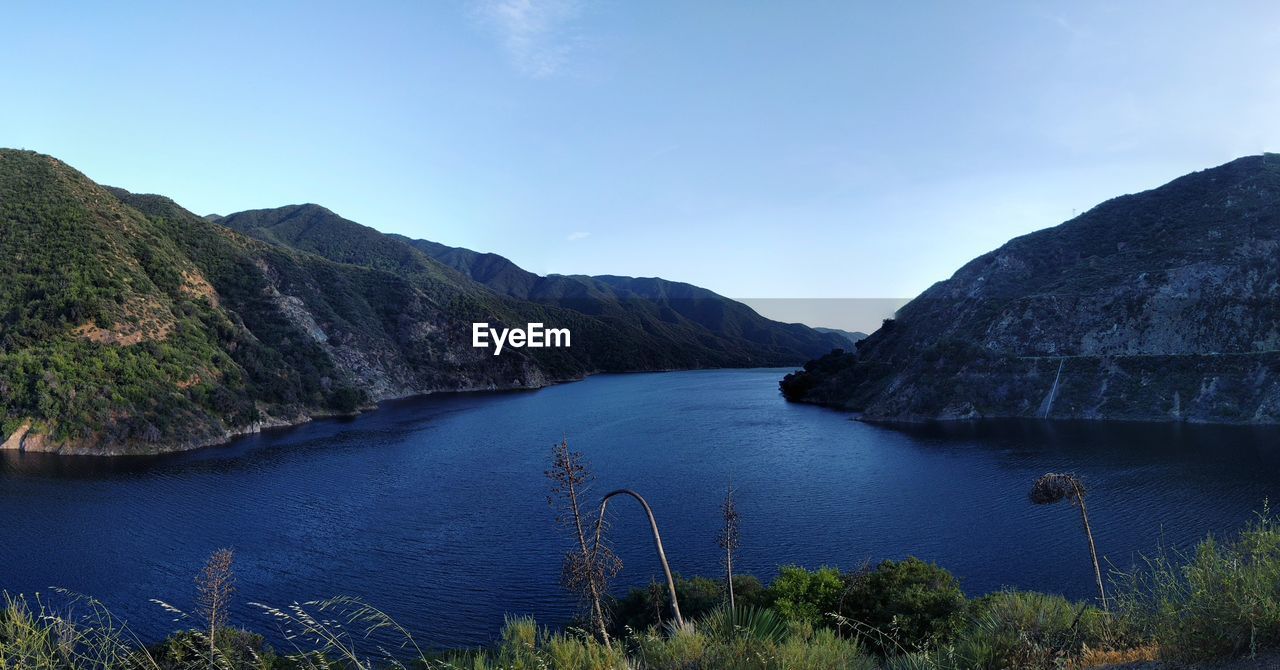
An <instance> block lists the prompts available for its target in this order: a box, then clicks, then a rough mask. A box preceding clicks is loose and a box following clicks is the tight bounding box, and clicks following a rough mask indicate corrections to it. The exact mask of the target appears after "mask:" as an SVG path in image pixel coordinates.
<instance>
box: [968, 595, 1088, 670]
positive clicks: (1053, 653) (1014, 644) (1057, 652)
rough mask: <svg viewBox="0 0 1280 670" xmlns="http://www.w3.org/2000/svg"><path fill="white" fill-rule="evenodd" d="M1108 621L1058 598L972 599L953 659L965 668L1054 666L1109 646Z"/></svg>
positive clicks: (1006, 596) (1042, 596) (1082, 606)
mask: <svg viewBox="0 0 1280 670" xmlns="http://www.w3.org/2000/svg"><path fill="white" fill-rule="evenodd" d="M1108 621H1109V620H1108V618H1107V616H1106V615H1105V614H1103V612H1102V611H1101V610H1099V609H1098V608H1096V607H1093V606H1092V605H1087V604H1079V605H1077V604H1073V603H1071V602H1069V601H1068V600H1067V599H1065V598H1062V597H1061V596H1055V595H1046V594H1043V593H1024V592H1017V591H1006V592H1002V593H996V594H992V595H989V596H986V597H984V598H981V599H979V600H976V601H974V602H973V603H972V604H971V606H970V615H969V617H968V618H967V621H966V625H965V626H964V627H963V631H962V632H961V633H960V634H959V636H958V637H957V639H956V642H955V645H954V653H955V656H956V657H957V658H958V659H959V660H960V661H962V663H961V665H963V666H964V667H968V668H984V669H985V668H990V669H991V670H998V669H1000V668H1027V669H1029V670H1030V669H1035V668H1057V667H1060V666H1061V665H1062V664H1063V663H1064V662H1066V661H1069V660H1070V661H1075V660H1077V659H1079V658H1080V657H1082V656H1083V654H1084V653H1085V651H1086V650H1087V649H1102V648H1104V647H1109V646H1111V645H1110V643H1109V636H1108V635H1107V628H1108Z"/></svg>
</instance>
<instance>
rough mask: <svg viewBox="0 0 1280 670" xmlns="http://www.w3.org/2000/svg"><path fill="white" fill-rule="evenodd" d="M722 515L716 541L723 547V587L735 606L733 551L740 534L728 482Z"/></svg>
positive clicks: (730, 487)
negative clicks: (722, 522)
mask: <svg viewBox="0 0 1280 670" xmlns="http://www.w3.org/2000/svg"><path fill="white" fill-rule="evenodd" d="M720 512H721V514H722V515H723V516H724V528H722V529H721V530H720V537H719V538H717V541H718V543H719V545H720V548H721V549H724V570H725V588H726V589H728V592H729V607H730V608H731V609H732V608H733V607H735V606H736V603H735V602H734V598H733V552H735V551H737V550H738V541H739V539H740V537H741V536H740V534H739V532H738V506H737V504H736V503H735V501H734V499H733V485H732V484H730V485H729V487H728V488H727V489H725V493H724V503H723V504H722V505H721V506H720Z"/></svg>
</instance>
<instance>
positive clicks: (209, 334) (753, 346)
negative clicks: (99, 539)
mask: <svg viewBox="0 0 1280 670" xmlns="http://www.w3.org/2000/svg"><path fill="white" fill-rule="evenodd" d="M217 221H218V222H225V223H227V224H228V225H231V224H236V225H241V226H242V227H244V229H245V230H246V232H249V233H251V234H253V235H254V237H251V236H248V235H245V234H241V233H238V232H235V231H233V230H231V229H229V228H228V227H225V226H223V225H220V224H219V223H214V222H212V221H210V220H209V219H208V218H205V217H199V216H196V215H195V214H192V213H191V212H189V211H187V210H184V209H183V208H181V207H179V206H178V205H177V204H175V203H174V202H173V201H172V200H170V199H168V198H164V197H161V196H154V195H138V194H133V193H129V192H127V191H124V190H121V189H111V188H107V187H103V186H100V185H98V184H95V183H93V182H92V181H91V180H90V179H88V178H87V177H85V175H83V174H80V173H79V172H76V171H75V170H73V169H72V168H70V167H68V166H67V165H65V164H64V163H62V162H60V161H58V160H56V159H54V158H51V157H49V156H43V155H40V154H35V153H33V152H27V151H14V150H5V149H0V257H3V258H4V259H5V262H6V275H5V278H4V281H2V282H0V438H3V440H4V442H3V448H5V449H17V450H27V451H48V452H57V453H63V454H71V453H75V454H103V455H106V454H132V453H154V452H160V451H171V450H180V449H190V448H194V447H199V446H205V445H209V444H216V443H219V442H223V441H226V440H227V439H228V438H229V437H231V436H233V435H237V434H241V433H245V432H254V431H257V430H260V429H261V428H263V427H266V426H272V425H283V424H292V423H298V422H302V421H307V420H309V419H310V418H312V417H316V416H326V415H333V414H350V413H353V412H356V411H359V410H361V409H362V408H367V407H369V406H370V403H373V402H376V401H379V400H383V399H387V398H395V397H403V396H408V395H414V394H421V393H430V392H438V391H463V390H493V389H524V388H537V387H541V386H545V385H547V384H551V383H555V382H558V381H568V380H573V379H581V378H582V377H583V376H585V375H588V374H592V373H595V372H601V371H611V372H627V371H642V370H667V369H688V368H707V367H733V366H744V367H746V366H762V365H785V364H793V363H794V362H796V361H800V360H804V359H805V358H807V357H810V356H813V355H818V354H820V353H822V352H824V351H827V350H829V349H830V347H831V345H832V343H833V342H835V341H836V338H834V337H833V336H828V335H823V334H820V333H817V332H814V331H812V330H811V329H808V328H806V327H805V326H801V325H799V324H780V323H775V322H772V321H769V320H767V319H764V318H763V317H760V316H759V315H758V314H755V313H754V312H752V311H751V310H749V309H748V308H746V307H745V306H743V305H740V304H738V303H733V302H732V301H729V300H727V299H725V298H723V297H721V296H717V295H715V294H713V293H711V292H710V291H705V290H704V289H698V288H697V287H692V286H689V285H684V284H675V283H672V282H663V281H661V280H635V279H626V280H624V281H623V280H620V281H622V283H623V284H625V285H626V288H625V290H624V289H618V290H617V291H615V292H613V293H610V294H608V295H602V296H601V299H600V300H598V301H593V302H592V303H591V304H592V305H599V306H601V307H605V308H607V310H605V311H607V312H608V313H603V312H602V313H599V314H596V313H592V310H586V311H584V310H578V309H572V308H569V307H566V306H564V305H561V304H556V303H555V302H541V301H533V300H530V299H527V298H522V297H519V296H515V295H510V294H507V293H504V292H500V291H497V290H495V289H494V288H493V287H491V286H488V285H486V284H482V283H480V282H478V281H476V280H474V279H472V278H471V277H469V276H466V275H464V274H461V273H460V272H458V271H457V270H454V269H452V268H451V267H449V266H446V265H445V264H443V263H442V262H440V261H437V260H435V259H434V258H432V257H430V256H428V255H427V254H425V253H424V252H422V251H420V250H418V249H417V248H415V247H414V246H413V245H412V244H409V243H407V242H405V241H404V240H402V239H399V238H395V237H393V236H389V235H384V234H382V233H379V232H378V231H376V230H373V229H371V228H367V227H365V226H361V225H359V224H356V223H354V222H351V221H347V220H345V219H342V218H341V217H338V216H337V215H335V214H333V213H332V212H329V211H328V210H325V209H324V208H321V207H318V206H314V205H307V206H293V207H286V208H281V209H278V210H261V211H257V212H242V213H239V214H235V215H231V216H228V217H225V218H218V219H217ZM237 222H238V223H237ZM612 279H618V278H612ZM592 281H593V282H594V283H595V284H599V285H601V286H603V285H605V284H607V283H608V282H606V280H605V279H594V280H592ZM654 289H656V290H659V291H660V292H661V293H663V294H664V295H667V296H668V297H670V295H669V294H671V293H673V292H675V293H679V296H677V298H678V300H679V304H680V305H681V306H684V307H688V308H689V309H690V310H691V311H690V312H689V313H687V314H679V313H675V312H673V311H672V310H670V309H668V307H669V306H670V305H671V304H673V303H672V301H670V300H667V301H666V302H665V303H663V304H662V306H661V307H659V306H658V302H659V301H657V300H653V299H651V300H649V301H648V302H645V301H643V297H642V295H641V294H642V293H644V291H652V290H654ZM668 312H670V313H668ZM721 315H731V316H732V318H721ZM478 322H485V323H490V324H492V325H493V326H494V327H497V328H510V327H521V328H523V327H524V326H526V325H527V324H530V323H544V324H547V325H548V326H549V327H555V328H563V329H568V330H570V331H571V332H572V334H573V338H572V339H573V346H572V347H558V348H532V347H523V348H518V347H515V346H514V345H513V346H512V347H508V348H507V349H506V350H504V351H503V352H502V355H501V356H497V355H494V353H493V352H494V350H493V349H484V348H477V347H475V346H473V343H472V341H471V335H472V324H473V323H478Z"/></svg>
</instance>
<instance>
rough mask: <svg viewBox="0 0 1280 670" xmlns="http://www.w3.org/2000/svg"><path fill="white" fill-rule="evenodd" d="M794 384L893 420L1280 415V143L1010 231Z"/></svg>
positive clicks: (797, 394)
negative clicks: (1013, 235)
mask: <svg viewBox="0 0 1280 670" xmlns="http://www.w3.org/2000/svg"><path fill="white" fill-rule="evenodd" d="M782 388H783V391H784V393H786V394H787V396H788V397H789V398H791V399H793V400H798V401H805V402H816V403H822V404H830V405H834V406H839V407H843V408H847V409H852V410H856V411H860V412H863V413H864V414H865V415H866V416H867V417H868V418H872V419H885V420H921V419H964V418H976V417H1048V418H1083V419H1128V420H1156V421H1164V420H1180V421H1204V422H1225V423H1241V422H1256V423H1274V422H1280V156H1274V155H1266V156H1254V157H1249V158H1242V159H1239V160H1237V161H1233V162H1232V163H1228V164H1226V165H1223V166H1220V167H1218V168H1214V169H1211V170H1206V171H1203V172H1198V173H1195V174H1192V175H1188V176H1186V177H1182V178H1180V179H1178V180H1175V181H1173V182H1171V183H1169V184H1166V185H1165V186H1162V187H1160V188H1158V189H1155V190H1152V191H1148V192H1145V193H1140V194H1137V195H1131V196H1124V197H1121V198H1116V199H1114V200H1111V201H1108V202H1106V203H1103V204H1102V205H1099V206H1098V207H1096V208H1094V209H1093V210H1090V211H1089V212H1087V213H1085V214H1084V215H1082V216H1080V217H1078V218H1076V219H1073V220H1072V221H1069V222H1067V223H1064V224H1062V225H1060V226H1057V227H1055V228H1050V229H1047V230H1043V231H1039V232H1037V233H1032V234H1030V235H1027V236H1024V237H1020V238H1017V239H1015V240H1012V241H1011V242H1009V243H1008V244H1006V245H1005V246H1003V247H1001V248H1000V249H998V250H996V251H993V252H991V253H989V254H986V255H984V256H982V257H980V258H977V259H975V260H974V261H972V262H970V263H968V264H967V265H965V266H964V267H963V268H961V269H960V270H959V271H958V272H956V274H955V275H954V276H953V277H952V278H951V279H949V280H947V281H944V282H940V283H938V284H936V285H934V286H933V287H931V288H930V289H929V290H927V291H925V292H924V293H923V294H921V296H920V297H918V298H917V299H916V300H914V301H912V302H911V303H909V304H908V305H906V306H904V307H903V308H902V310H901V311H900V312H899V313H898V315H897V317H896V319H894V320H893V321H891V322H888V323H887V324H886V326H885V327H883V328H881V329H880V330H879V331H877V332H876V333H874V334H873V335H872V336H871V337H869V338H868V339H867V340H865V341H863V342H860V343H859V345H858V346H857V348H856V350H855V351H852V352H850V353H845V354H841V355H833V356H828V357H825V358H823V359H819V360H817V361H813V362H811V363H810V364H808V365H807V366H806V370H805V371H802V372H799V373H797V374H794V375H791V376H789V377H788V378H787V379H786V380H784V381H783V383H782Z"/></svg>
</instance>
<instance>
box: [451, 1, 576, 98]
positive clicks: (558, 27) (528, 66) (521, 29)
mask: <svg viewBox="0 0 1280 670" xmlns="http://www.w3.org/2000/svg"><path fill="white" fill-rule="evenodd" d="M472 5H473V8H474V9H475V13H476V15H477V16H478V17H479V18H480V20H481V21H482V22H483V23H484V24H485V25H486V26H488V27H489V28H490V29H492V30H493V31H494V32H495V33H497V35H498V38H499V39H500V40H501V41H502V47H503V48H504V49H505V50H506V52H507V55H508V56H509V57H510V58H511V62H512V65H514V66H515V67H516V69H518V70H520V71H521V72H522V73H524V74H526V75H528V76H530V77H534V78H539V79H541V78H544V77H550V76H552V75H554V74H556V73H557V72H560V71H561V70H562V69H563V68H564V66H565V64H566V63H568V61H569V55H570V53H571V52H572V51H573V46H574V42H575V38H574V37H573V35H572V33H571V30H570V29H571V28H572V26H573V22H574V20H575V19H576V18H577V17H578V15H579V14H580V13H581V11H582V5H581V3H580V2H579V0H474V1H473V3H472Z"/></svg>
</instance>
